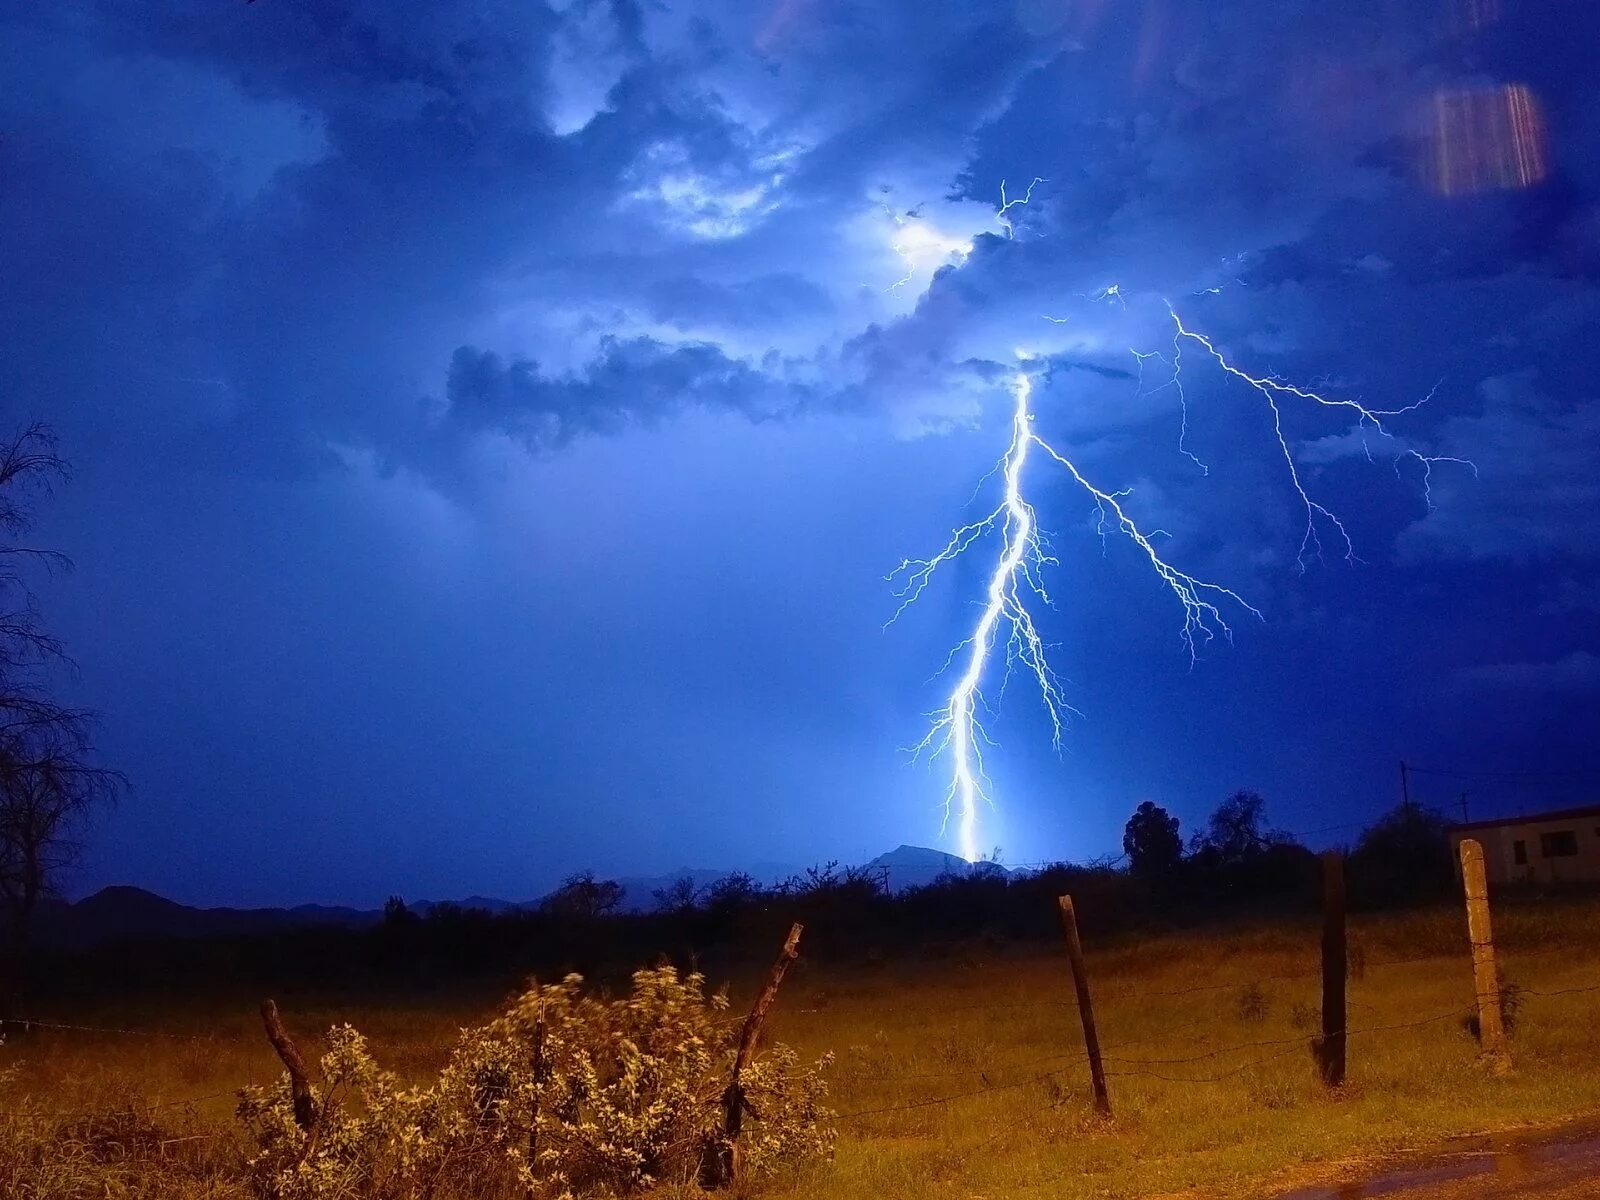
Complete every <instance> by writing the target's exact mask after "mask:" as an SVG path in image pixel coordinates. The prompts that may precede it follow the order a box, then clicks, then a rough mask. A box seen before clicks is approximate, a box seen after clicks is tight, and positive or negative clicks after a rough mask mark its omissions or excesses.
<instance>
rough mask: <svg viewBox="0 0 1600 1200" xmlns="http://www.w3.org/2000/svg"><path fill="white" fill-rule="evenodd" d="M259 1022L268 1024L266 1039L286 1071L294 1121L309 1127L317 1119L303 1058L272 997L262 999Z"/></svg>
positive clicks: (315, 1105) (301, 1125)
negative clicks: (292, 1101) (292, 1100)
mask: <svg viewBox="0 0 1600 1200" xmlns="http://www.w3.org/2000/svg"><path fill="white" fill-rule="evenodd" d="M261 1023H262V1024H263V1025H265V1026H266V1027H267V1041H269V1042H271V1043H272V1048H273V1049H274V1050H276V1051H277V1052H278V1057H279V1058H281V1059H282V1060H283V1065H284V1068H285V1069H286V1070H287V1071H288V1072H289V1095H290V1096H291V1097H293V1099H294V1123H295V1124H296V1125H298V1126H300V1128H301V1129H310V1128H311V1126H312V1125H314V1124H315V1123H316V1120H317V1102H316V1100H315V1099H313V1097H312V1095H311V1081H310V1079H309V1078H307V1076H306V1060H305V1059H303V1058H301V1057H300V1048H299V1047H298V1046H296V1045H295V1044H294V1039H293V1038H291V1037H290V1036H289V1031H288V1030H287V1029H285V1028H284V1025H283V1018H282V1017H280V1016H279V1015H278V1005H277V1003H276V1002H275V1001H273V1000H271V999H267V1000H263V1001H262V1002H261Z"/></svg>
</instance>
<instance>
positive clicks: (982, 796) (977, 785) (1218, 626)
mask: <svg viewBox="0 0 1600 1200" xmlns="http://www.w3.org/2000/svg"><path fill="white" fill-rule="evenodd" d="M1011 394H1012V397H1013V400H1014V406H1013V408H1012V416H1011V441H1010V444H1009V445H1008V446H1007V447H1006V451H1005V454H1004V455H1003V456H1002V457H1001V459H1000V461H999V463H998V464H996V466H995V468H994V471H995V472H998V473H999V474H1000V475H1001V478H1002V480H1003V483H1004V486H1003V495H1002V499H1001V501H1000V504H999V505H998V506H997V507H996V508H995V509H993V510H992V511H991V512H989V513H988V514H987V515H986V516H984V517H982V518H980V519H979V520H977V521H973V522H971V523H969V524H967V525H963V526H961V527H960V528H959V529H956V530H954V531H953V532H952V533H951V535H950V540H949V541H948V542H946V543H945V545H944V547H943V548H942V549H940V550H939V552H938V553H937V554H934V555H933V556H932V557H931V558H925V559H906V560H904V561H902V562H901V564H900V565H899V567H897V568H896V569H895V570H894V571H893V572H891V574H890V576H889V578H890V580H891V581H893V582H895V583H896V584H897V587H896V593H895V594H896V596H897V597H898V598H899V599H900V606H899V608H897V609H896V610H895V614H894V616H893V617H891V618H890V621H889V623H890V624H892V623H893V622H894V621H895V620H897V619H898V618H899V616H900V614H901V613H903V612H904V611H905V610H906V608H907V607H908V606H910V605H911V604H913V603H915V602H916V600H917V599H918V597H920V596H921V595H922V593H923V591H924V590H925V589H926V588H927V586H928V583H929V581H930V580H931V579H932V578H933V575H934V573H935V572H936V571H938V569H939V568H940V567H941V566H943V565H945V564H946V563H948V562H950V561H952V560H953V559H955V558H958V557H959V556H960V555H961V554H962V553H964V552H965V551H966V550H967V549H969V548H970V547H971V546H972V545H973V544H974V543H976V542H978V541H979V540H981V539H982V538H983V537H984V536H985V535H987V534H991V533H995V532H996V531H998V534H999V538H1000V557H999V560H998V561H997V563H996V564H995V568H994V571H993V573H992V574H991V575H990V576H989V584H988V587H987V588H986V589H985V592H984V596H985V599H984V604H983V609H982V612H981V613H980V615H979V617H978V621H977V624H976V625H975V626H974V627H973V631H972V633H971V635H970V636H968V637H967V638H966V639H964V640H963V641H962V642H960V643H959V644H958V645H957V646H956V647H955V648H954V649H953V650H952V651H951V652H950V655H949V657H948V658H946V660H945V666H944V668H943V669H941V672H940V673H941V674H943V673H944V670H947V669H948V668H949V667H950V666H951V665H952V664H954V663H955V662H956V661H957V660H958V659H959V660H962V661H963V666H962V670H961V675H960V677H959V678H958V679H957V681H956V684H955V686H954V688H952V690H951V692H950V696H949V698H948V699H947V700H946V701H945V703H944V705H943V706H942V707H941V708H939V709H938V710H937V711H935V712H934V713H932V714H931V717H930V719H931V722H932V723H931V725H930V727H929V729H928V732H927V734H926V735H925V736H924V737H923V739H922V740H921V741H920V742H918V743H917V744H916V746H914V747H912V752H913V755H914V756H915V757H921V756H923V755H928V756H930V757H933V758H947V759H948V760H949V762H950V764H951V774H950V784H949V787H948V789H947V790H946V792H945V796H944V815H945V823H946V825H947V826H948V823H949V821H950V820H951V818H952V817H954V818H955V819H956V821H957V830H956V837H957V842H958V844H959V846H960V851H961V855H962V857H963V858H966V859H967V860H968V861H974V860H976V858H977V857H978V812H979V807H980V805H981V804H982V803H985V802H987V801H988V799H989V794H988V785H989V778H988V775H987V774H986V772H985V770H984V763H983V751H984V748H985V747H986V746H993V745H994V742H993V740H992V739H991V738H990V737H989V735H988V733H987V732H986V730H985V729H984V726H983V722H982V720H981V717H980V713H979V710H980V708H986V707H987V705H986V704H985V702H984V698H983V692H982V684H983V680H984V677H985V676H986V675H987V674H988V670H989V666H990V662H991V659H992V658H993V655H994V651H995V649H996V647H997V645H998V644H999V641H1000V637H1001V634H1002V631H1003V633H1004V636H1005V678H1006V679H1009V677H1010V675H1011V672H1012V671H1013V670H1014V669H1016V668H1017V667H1018V666H1019V665H1020V666H1021V668H1022V669H1024V670H1025V671H1026V672H1027V673H1028V674H1029V675H1030V676H1031V677H1032V679H1033V681H1034V682H1035V683H1036V684H1037V685H1038V688H1039V694H1040V697H1041V699H1042V700H1043V702H1044V708H1045V712H1046V714H1047V715H1048V716H1049V719H1050V727H1051V741H1052V744H1054V745H1055V746H1057V747H1059V746H1060V744H1061V731H1062V728H1063V726H1064V723H1065V717H1066V714H1069V713H1076V712H1077V710H1076V709H1074V708H1073V707H1072V706H1071V705H1070V704H1069V703H1067V700H1066V698H1065V696H1064V694H1063V692H1062V688H1061V681H1060V678H1059V677H1058V676H1057V675H1056V673H1055V671H1054V669H1053V668H1052V667H1051V665H1050V662H1049V660H1048V658H1047V657H1046V654H1045V651H1046V649H1047V647H1046V644H1045V641H1044V639H1043V637H1042V636H1040V633H1039V629H1038V626H1037V624H1036V623H1035V622H1034V618H1033V614H1032V612H1031V611H1030V609H1029V607H1028V601H1029V598H1030V597H1031V598H1033V599H1036V600H1039V601H1042V602H1043V603H1044V604H1046V605H1048V604H1050V602H1051V601H1050V593H1049V592H1048V591H1047V590H1046V588H1045V583H1044V577H1043V569H1044V568H1045V567H1046V566H1051V565H1055V564H1056V562H1057V560H1056V558H1055V557H1054V556H1053V555H1052V553H1051V550H1050V542H1049V539H1048V537H1047V536H1046V535H1045V534H1044V533H1043V531H1042V530H1041V528H1040V525H1039V517H1038V514H1037V513H1036V512H1035V511H1034V508H1033V505H1032V504H1030V503H1029V502H1028V500H1027V499H1026V497H1025V496H1024V495H1023V490H1022V480H1023V469H1024V468H1025V467H1026V466H1027V463H1028V457H1029V451H1030V450H1031V449H1033V448H1035V447H1036V448H1037V449H1038V450H1039V451H1040V453H1042V454H1043V455H1045V456H1047V457H1048V458H1049V459H1051V460H1053V461H1054V462H1056V463H1057V464H1059V465H1060V466H1061V467H1063V468H1065V470H1066V472H1067V474H1068V475H1069V476H1070V477H1071V478H1072V480H1073V481H1074V482H1075V483H1077V484H1078V486H1079V487H1080V488H1082V489H1083V491H1085V492H1086V493H1087V494H1088V496H1089V498H1090V499H1091V500H1092V501H1093V503H1094V505H1095V509H1096V511H1097V513H1098V518H1099V520H1098V529H1099V533H1100V535H1101V537H1102V539H1104V538H1106V537H1107V536H1108V535H1109V534H1112V533H1119V534H1121V535H1122V536H1124V537H1126V538H1127V539H1128V540H1129V541H1130V542H1132V544H1133V545H1134V546H1135V547H1136V548H1137V549H1138V550H1139V551H1140V552H1141V553H1142V554H1143V555H1144V557H1145V558H1146V560H1147V561H1148V562H1149V564H1150V566H1151V569H1152V570H1153V571H1154V572H1155V574H1156V577H1157V579H1158V580H1159V581H1160V582H1161V583H1162V584H1163V585H1164V586H1165V587H1166V588H1167V589H1168V590H1169V591H1170V592H1171V593H1172V594H1173V595H1174V596H1175V597H1176V598H1177V600H1178V602H1179V604H1180V605H1181V606H1182V609H1183V616H1184V619H1183V628H1182V631H1181V637H1182V639H1183V642H1184V644H1185V646H1186V647H1187V648H1188V652H1189V655H1190V659H1191V661H1192V660H1193V659H1194V657H1195V656H1196V655H1197V653H1198V648H1199V645H1200V644H1201V643H1203V642H1206V641H1210V640H1211V639H1212V638H1213V637H1215V636H1217V635H1218V634H1221V635H1223V636H1224V637H1227V638H1229V639H1230V640H1231V639H1232V636H1233V630H1232V628H1231V627H1230V626H1229V625H1228V622H1227V620H1226V618H1225V616H1224V613H1223V609H1222V607H1221V605H1222V604H1223V603H1229V604H1232V605H1236V606H1237V607H1239V608H1240V609H1242V610H1243V611H1245V612H1248V613H1250V614H1251V615H1252V616H1255V617H1257V618H1260V617H1261V612H1260V611H1259V610H1258V609H1256V608H1255V607H1254V606H1252V605H1251V604H1250V603H1248V602H1247V601H1246V600H1244V599H1243V598H1242V597H1241V596H1239V594H1238V593H1236V592H1234V591H1231V590H1230V589H1228V588H1225V587H1222V586H1220V585H1218V584H1215V583H1209V582H1207V581H1205V580H1202V579H1198V578H1196V577H1195V576H1193V575H1190V574H1188V573H1187V572H1184V571H1181V570H1179V569H1178V568H1177V567H1174V566H1173V565H1172V564H1171V563H1169V562H1168V561H1167V560H1166V559H1164V558H1163V557H1162V556H1161V554H1160V553H1159V552H1158V551H1157V550H1156V546H1155V543H1154V541H1153V539H1154V538H1155V537H1157V536H1160V534H1161V531H1160V530H1150V531H1148V532H1146V531H1145V530H1143V529H1141V528H1140V526H1139V525H1138V524H1137V523H1136V522H1135V521H1134V520H1133V518H1132V517H1131V516H1129V515H1128V512H1127V510H1126V509H1125V508H1124V507H1123V505H1122V501H1123V500H1124V499H1125V498H1126V497H1127V496H1128V495H1130V494H1131V489H1126V488H1124V489H1122V490H1121V491H1115V492H1110V491H1106V490H1105V489H1103V488H1100V487H1098V486H1096V485H1095V484H1094V483H1091V482H1090V481H1089V479H1088V478H1087V477H1086V476H1085V475H1084V474H1083V472H1082V471H1080V470H1079V469H1078V467H1077V465H1076V464H1075V463H1074V462H1073V461H1072V460H1071V459H1070V458H1068V457H1067V456H1066V455H1064V454H1062V453H1061V452H1060V451H1059V450H1057V449H1056V448H1055V447H1054V446H1052V445H1050V443H1048V442H1046V441H1045V440H1044V439H1043V438H1042V437H1040V436H1039V434H1038V433H1037V432H1036V431H1035V429H1034V419H1033V409H1032V398H1033V378H1032V376H1031V375H1029V374H1028V373H1027V372H1026V371H1019V372H1018V373H1017V374H1016V375H1015V376H1013V378H1012V382H1011ZM992 473H994V472H991V474H992ZM1003 686H1004V682H1003V681H1002V688H1003Z"/></svg>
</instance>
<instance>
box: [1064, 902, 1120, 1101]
mask: <svg viewBox="0 0 1600 1200" xmlns="http://www.w3.org/2000/svg"><path fill="white" fill-rule="evenodd" d="M1056 903H1057V904H1059V905H1060V907H1061V932H1062V934H1063V935H1064V936H1065V937H1066V939H1067V960H1068V961H1069V962H1070V963H1071V964H1072V986H1073V988H1074V989H1075V990H1076V991H1077V994H1078V1016H1079V1017H1080V1018H1082V1020H1083V1046H1084V1049H1085V1050H1087V1051H1088V1053H1089V1079H1090V1081H1091V1082H1092V1083H1093V1085H1094V1107H1095V1111H1096V1112H1098V1113H1100V1114H1101V1115H1102V1116H1106V1117H1109V1116H1110V1115H1111V1096H1110V1094H1109V1093H1108V1092H1107V1091H1106V1070H1105V1067H1104V1065H1103V1064H1102V1063H1101V1062H1100V1035H1099V1033H1098V1032H1096V1030H1095V1027H1094V1003H1093V1002H1092V1001H1091V1000H1090V999H1089V976H1088V974H1087V973H1086V972H1085V970H1084V965H1083V943H1082V942H1081V941H1079V939H1078V914H1077V913H1076V912H1075V911H1074V910H1073V907H1072V897H1071V896H1061V897H1058V898H1057V900H1056Z"/></svg>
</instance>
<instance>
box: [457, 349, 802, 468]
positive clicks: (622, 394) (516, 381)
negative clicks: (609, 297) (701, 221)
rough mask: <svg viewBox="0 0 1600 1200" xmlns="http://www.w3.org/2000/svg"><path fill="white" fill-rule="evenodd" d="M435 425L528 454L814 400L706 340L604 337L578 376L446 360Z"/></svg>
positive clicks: (523, 364)
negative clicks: (630, 430) (694, 416)
mask: <svg viewBox="0 0 1600 1200" xmlns="http://www.w3.org/2000/svg"><path fill="white" fill-rule="evenodd" d="M445 396H446V398H447V400H448V402H449V409H448V411H447V412H446V414H445V415H444V419H443V426H444V427H445V428H446V429H447V430H452V431H457V432H469V433H470V432H478V431H487V432H492V433H500V434H505V435H508V436H510V437H512V438H514V439H515V440H517V441H519V442H521V443H522V444H523V445H525V446H527V447H528V448H529V449H530V450H540V449H549V448H553V447H559V446H562V445H565V444H566V443H567V442H569V441H571V440H572V439H573V438H574V437H577V436H579V435H581V434H585V433H592V434H597V433H607V432H613V431H615V430H618V429H621V428H623V427H625V426H627V425H645V426H648V425H650V424H653V423H655V422H658V421H660V420H662V419H664V418H666V417H670V416H673V415H677V414H681V413H683V412H684V411H685V410H687V409H692V408H696V407H699V408H709V409H718V410H726V411H731V412H736V413H738V414H740V415H741V416H745V417H748V418H750V419H752V420H765V419H768V418H771V417H781V416H790V415H793V414H794V413H795V412H797V411H799V410H801V409H803V408H805V407H806V406H807V405H808V404H809V403H810V401H811V400H812V399H813V393H812V390H811V389H810V388H808V387H806V386H805V385H803V384H798V383H795V384H785V383H783V382H781V381H779V380H778V379H776V378H775V377H774V374H773V373H772V372H770V371H763V370H759V369H757V368H755V367H752V366H750V365H749V364H748V363H743V362H740V361H738V360H735V359H730V358H729V357H728V356H727V355H725V354H724V353H723V352H722V351H721V350H720V349H719V348H718V347H716V346H714V345H710V344H709V343H705V342H689V343H681V344H678V345H666V344H664V343H662V342H658V341H656V340H655V339H653V338H647V337H638V338H629V339H626V340H624V339H619V338H605V339H603V340H602V341H601V344H600V354H599V355H598V356H597V357H596V358H595V359H593V360H592V361H590V362H589V363H588V364H586V365H585V367H584V368H583V370H582V371H581V372H578V373H575V374H569V375H564V376H557V377H552V376H547V375H544V374H542V373H541V372H540V369H539V364H538V363H536V362H533V361H531V360H528V359H518V360H513V361H511V362H509V363H508V362H504V361H503V360H502V359H501V358H500V356H499V355H497V354H495V353H493V352H491V351H486V350H479V349H476V348H475V347H472V346H462V347H460V348H459V349H457V350H456V352H455V354H454V355H452V356H451V359H450V370H449V374H448V376H447V378H446V384H445Z"/></svg>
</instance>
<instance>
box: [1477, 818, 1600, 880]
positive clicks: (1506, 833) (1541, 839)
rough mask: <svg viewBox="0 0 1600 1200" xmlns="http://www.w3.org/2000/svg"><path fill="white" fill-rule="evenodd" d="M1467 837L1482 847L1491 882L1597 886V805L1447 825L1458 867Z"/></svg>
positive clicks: (1599, 852) (1599, 873) (1599, 874)
mask: <svg viewBox="0 0 1600 1200" xmlns="http://www.w3.org/2000/svg"><path fill="white" fill-rule="evenodd" d="M1469 837H1470V838H1476V839H1477V840H1478V842H1479V843H1480V844H1482V846H1483V865H1484V871H1485V873H1486V874H1487V875H1488V877H1489V882H1490V883H1582V882H1591V883H1600V804H1593V805H1589V806H1588V807H1586V808H1564V809H1561V810H1559V811H1557V812H1544V813H1534V814H1532V815H1531V816H1521V817H1502V818H1500V819H1498V820H1494V821H1469V822H1467V823H1466V824H1464V825H1452V826H1451V827H1450V849H1451V851H1452V852H1453V853H1454V854H1455V856H1456V861H1457V862H1458V863H1459V862H1460V861H1461V839H1462V838H1469Z"/></svg>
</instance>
